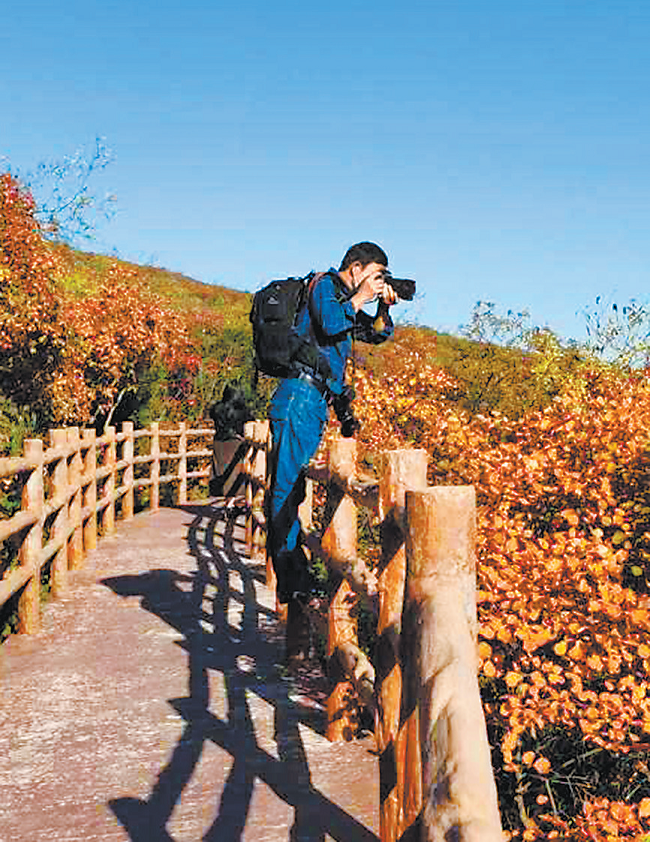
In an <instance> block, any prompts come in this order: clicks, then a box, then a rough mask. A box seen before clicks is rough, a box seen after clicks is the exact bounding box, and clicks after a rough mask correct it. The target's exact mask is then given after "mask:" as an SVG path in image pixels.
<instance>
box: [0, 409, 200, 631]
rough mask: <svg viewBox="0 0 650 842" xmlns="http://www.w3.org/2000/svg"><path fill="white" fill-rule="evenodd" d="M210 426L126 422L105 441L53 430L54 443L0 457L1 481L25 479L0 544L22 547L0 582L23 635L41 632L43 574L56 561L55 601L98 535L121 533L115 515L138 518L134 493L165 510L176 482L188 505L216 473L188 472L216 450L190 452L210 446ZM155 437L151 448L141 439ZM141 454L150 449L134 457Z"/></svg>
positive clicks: (33, 444)
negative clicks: (166, 495)
mask: <svg viewBox="0 0 650 842" xmlns="http://www.w3.org/2000/svg"><path fill="white" fill-rule="evenodd" d="M213 435H214V430H213V429H212V428H206V429H196V430H192V429H188V428H187V427H186V425H185V424H180V425H179V426H178V427H177V428H175V429H163V430H161V429H160V426H159V424H158V423H156V422H154V423H152V424H151V425H150V426H149V427H148V428H147V429H145V430H134V428H133V424H132V423H131V422H127V423H125V424H124V425H123V427H122V431H121V432H119V433H118V432H116V430H115V428H114V427H108V428H107V430H106V432H105V433H104V434H103V435H102V436H99V437H98V436H97V435H96V433H95V431H94V430H83V431H81V433H80V431H79V429H78V428H76V427H72V428H68V429H58V430H51V431H50V433H49V436H48V439H49V441H48V446H47V447H46V446H45V444H44V442H43V441H42V440H40V439H28V440H27V441H26V442H25V444H24V454H23V456H22V457H13V458H0V480H3V479H10V480H13V479H14V478H18V479H19V480H21V481H22V505H21V509H20V511H18V512H16V513H15V514H14V515H13V516H12V517H8V518H5V519H3V520H0V545H1V544H2V543H3V542H5V541H7V540H8V539H10V538H12V537H13V539H14V541H15V542H16V543H17V546H18V556H17V563H15V564H13V565H12V566H11V567H10V569H9V570H8V571H5V574H4V576H3V577H2V578H1V579H0V606H2V605H4V604H5V603H6V602H7V601H8V600H9V599H11V598H12V597H13V596H15V595H17V596H18V605H17V625H18V630H19V631H20V632H23V633H33V632H36V631H38V629H39V628H40V589H41V574H42V571H43V569H44V567H45V566H46V565H48V564H49V563H50V562H51V568H50V582H51V589H52V596H54V597H56V596H59V595H61V594H62V593H63V592H64V591H65V589H66V586H67V580H68V572H69V571H71V570H75V569H78V568H80V567H82V566H83V561H84V557H85V555H86V553H87V552H88V551H89V550H92V549H94V548H95V547H96V546H97V538H98V534H101V535H110V534H112V533H113V532H114V531H115V522H116V516H117V513H118V512H119V517H121V518H122V519H124V520H129V519H130V518H132V517H133V514H134V510H135V494H136V492H137V490H138V489H145V488H147V489H148V490H149V499H148V507H149V509H150V510H152V511H155V510H157V509H158V508H159V506H160V489H161V486H162V485H164V484H167V483H172V482H173V483H177V484H178V489H177V492H176V500H177V502H178V503H179V504H184V503H186V502H187V493H188V480H192V479H196V478H207V477H208V476H209V475H210V468H209V466H208V467H204V468H201V469H199V470H192V471H190V470H188V460H197V461H199V462H203V463H205V462H207V461H208V460H209V459H210V458H211V457H212V449H211V448H210V449H207V448H205V447H203V448H201V449H198V450H189V449H188V440H190V439H192V438H197V437H198V438H199V439H203V441H205V439H206V437H207V438H209V439H211V438H212V436H213ZM147 439H148V440H149V446H148V448H147V447H146V444H145V446H144V447H141V446H138V447H137V448H136V442H141V441H142V440H147ZM174 439H177V440H178V445H177V447H176V448H175V449H173V450H172V451H171V452H167V451H162V450H161V441H162V442H163V443H165V444H166V446H167V447H169V442H171V441H173V440H174ZM136 449H137V450H138V451H140V450H143V449H144V450H148V453H145V454H136ZM168 464H175V465H176V470H174V472H173V473H165V474H161V466H162V465H168Z"/></svg>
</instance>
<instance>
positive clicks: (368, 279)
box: [267, 242, 397, 615]
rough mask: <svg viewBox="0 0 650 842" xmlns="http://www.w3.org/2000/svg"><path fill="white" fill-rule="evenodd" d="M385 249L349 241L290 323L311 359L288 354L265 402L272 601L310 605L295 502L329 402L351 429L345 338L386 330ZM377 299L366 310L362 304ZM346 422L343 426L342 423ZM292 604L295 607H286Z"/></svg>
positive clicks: (369, 338)
mask: <svg viewBox="0 0 650 842" xmlns="http://www.w3.org/2000/svg"><path fill="white" fill-rule="evenodd" d="M387 266H388V258H387V256H386V254H385V252H384V251H383V250H382V249H381V248H380V247H379V246H378V245H376V244H375V243H367V242H364V243H357V244H356V245H354V246H351V247H350V248H349V249H348V251H347V252H346V254H345V256H344V257H343V261H342V263H341V265H340V268H339V270H338V271H336V270H335V269H334V268H332V269H330V270H329V271H328V272H326V273H325V274H323V275H320V276H316V278H315V280H314V281H313V282H312V284H311V285H310V289H309V298H308V306H307V307H306V308H304V309H303V310H302V311H300V313H299V315H298V318H297V321H296V331H297V332H298V334H299V335H300V336H301V337H304V338H306V339H308V340H309V341H310V342H312V343H314V344H315V345H316V347H317V349H318V354H317V359H316V365H315V367H308V366H306V365H305V364H303V363H300V362H296V363H295V365H294V367H293V370H292V371H290V373H289V376H288V377H287V378H285V379H283V380H282V381H281V382H280V385H279V386H278V388H277V389H276V391H275V393H274V395H273V397H272V400H271V404H270V411H269V418H270V422H271V432H272V451H271V465H270V467H271V482H270V488H269V496H268V500H267V509H268V515H269V551H270V555H271V559H272V562H273V567H274V570H275V574H276V578H277V597H278V600H279V602H280V603H282V604H287V603H288V605H289V612H290V615H291V613H292V605H294V606H300V608H298V610H301V608H304V607H313V608H315V607H318V597H317V589H316V587H315V582H314V580H313V578H312V575H311V573H310V570H309V562H308V559H307V556H306V554H305V552H304V550H303V547H302V541H301V528H300V521H299V518H298V507H299V505H300V503H301V502H302V500H303V499H304V496H305V474H306V470H307V467H308V465H309V461H310V460H311V458H312V457H313V456H314V454H315V453H316V450H317V449H318V446H319V444H320V441H321V438H322V435H323V432H324V430H325V427H326V424H327V421H328V413H329V406H330V405H332V406H333V407H334V408H335V410H336V412H337V415H338V417H339V420H340V421H341V425H342V433H343V434H344V435H351V434H353V433H354V430H355V421H354V416H353V414H352V411H351V408H350V400H349V398H350V392H349V389H348V388H347V387H346V385H345V368H346V363H347V360H348V358H349V356H350V354H351V351H352V342H353V339H359V340H361V341H363V342H370V343H372V344H378V343H380V342H384V341H385V340H386V339H388V338H389V337H390V336H391V335H392V333H393V322H392V320H391V318H390V315H389V306H390V305H392V304H394V303H395V302H396V300H397V295H396V293H395V291H394V290H393V288H392V287H391V286H390V284H389V283H387V282H386V279H385V275H384V273H385V272H386V269H387ZM374 300H377V301H378V305H377V312H376V315H375V316H374V317H372V316H370V315H368V314H367V313H365V312H364V311H363V310H362V307H363V306H364V305H366V304H369V303H370V302H372V301H374ZM346 424H347V428H346V427H345V425H346ZM294 610H295V608H294Z"/></svg>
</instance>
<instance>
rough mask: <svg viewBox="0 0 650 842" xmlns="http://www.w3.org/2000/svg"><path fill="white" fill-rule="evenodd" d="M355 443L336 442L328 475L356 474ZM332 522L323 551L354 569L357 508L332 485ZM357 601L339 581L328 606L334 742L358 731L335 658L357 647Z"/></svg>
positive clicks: (353, 700)
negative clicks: (341, 650) (348, 647)
mask: <svg viewBox="0 0 650 842" xmlns="http://www.w3.org/2000/svg"><path fill="white" fill-rule="evenodd" d="M356 447H357V443H356V441H354V439H335V440H334V441H333V442H332V447H331V449H330V455H329V459H330V462H329V464H330V474H336V475H338V476H339V477H342V478H344V479H347V478H348V477H352V476H354V473H355V470H356V458H357V449H356ZM327 509H328V510H329V511H330V512H331V520H330V522H329V524H328V526H327V529H326V530H325V532H324V534H323V538H322V544H323V549H324V550H325V552H326V553H327V554H328V556H330V558H331V559H332V561H333V563H334V565H335V566H337V567H339V566H340V567H342V568H344V567H347V566H349V565H354V562H355V561H356V558H357V507H356V505H355V503H354V502H353V501H352V500H351V499H350V498H349V497H346V496H343V494H342V492H341V491H340V490H339V489H338V487H337V486H336V485H334V484H330V485H329V486H328V505H327ZM357 601H358V598H357V596H356V595H355V594H354V592H353V591H352V588H351V587H350V585H349V584H348V582H347V581H345V580H344V581H342V582H341V584H340V585H339V588H338V590H337V592H336V594H335V595H334V598H333V599H332V602H331V603H330V608H329V634H328V641H327V655H328V658H329V659H330V660H329V672H330V678H331V680H332V683H333V689H332V692H331V694H330V697H329V699H328V702H327V738H328V739H329V740H332V741H333V742H339V741H341V740H351V739H353V738H354V737H355V736H356V735H357V732H358V729H359V699H358V696H357V693H356V690H355V688H354V686H353V685H352V683H351V682H350V681H349V680H348V679H347V677H346V676H345V675H344V673H343V670H342V669H341V667H340V664H339V661H338V659H337V658H335V657H334V654H335V652H336V650H337V649H338V647H339V646H342V645H343V644H345V643H355V644H356V643H358V640H357V621H356V606H357Z"/></svg>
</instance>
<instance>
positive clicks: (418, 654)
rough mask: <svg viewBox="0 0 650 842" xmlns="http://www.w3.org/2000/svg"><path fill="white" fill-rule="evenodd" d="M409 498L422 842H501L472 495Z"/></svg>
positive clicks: (406, 633) (410, 697)
mask: <svg viewBox="0 0 650 842" xmlns="http://www.w3.org/2000/svg"><path fill="white" fill-rule="evenodd" d="M406 497H407V523H408V528H407V537H406V546H407V558H408V576H407V594H406V601H405V610H404V628H403V644H404V645H403V650H402V651H403V652H404V653H410V657H411V659H412V660H410V661H409V663H408V664H406V665H405V672H406V673H407V679H406V681H405V704H406V705H409V706H411V707H412V708H415V707H416V706H417V707H419V728H420V740H421V751H422V781H423V801H424V805H423V810H422V817H421V838H422V839H424V840H427V842H449V840H450V839H453V840H457V842H502V839H503V833H502V829H501V819H500V816H499V809H498V803H497V792H496V786H495V783H494V775H493V771H492V765H491V757H490V747H489V744H488V740H487V731H486V727H485V717H484V714H483V707H482V704H481V697H480V693H479V687H478V681H477V675H476V670H477V654H476V639H475V617H476V610H475V601H473V602H472V603H471V604H470V603H469V602H468V600H469V594H471V593H473V591H474V588H475V556H474V547H475V493H474V489H473V488H472V487H448V488H430V489H428V490H427V491H424V492H411V493H408V494H407V495H406Z"/></svg>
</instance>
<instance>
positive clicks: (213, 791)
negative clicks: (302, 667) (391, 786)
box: [0, 505, 379, 842]
mask: <svg viewBox="0 0 650 842" xmlns="http://www.w3.org/2000/svg"><path fill="white" fill-rule="evenodd" d="M242 537H243V533H242V530H241V528H240V526H238V525H237V524H236V523H235V522H234V521H233V520H232V519H228V518H227V517H226V511H225V509H223V508H217V507H216V505H215V506H211V505H203V506H201V505H197V506H186V507H184V508H183V509H163V510H161V511H160V512H158V513H156V514H142V515H138V516H136V518H135V519H134V520H133V521H131V522H129V523H127V524H124V523H122V524H120V525H119V528H118V533H117V535H116V536H115V537H111V538H106V539H104V540H103V541H102V542H101V544H100V547H99V549H98V550H96V551H95V552H93V553H91V554H90V555H89V557H88V561H87V567H86V569H85V570H84V571H83V572H82V573H80V574H77V575H76V576H75V578H74V580H73V583H72V586H71V589H70V591H69V593H68V594H67V595H66V596H65V598H64V599H61V600H59V601H57V602H53V603H51V604H50V605H49V606H48V608H47V610H46V612H45V621H44V629H43V631H42V632H41V633H40V634H38V635H35V636H33V637H24V636H23V637H14V638H12V639H11V640H10V641H9V642H8V643H7V644H6V645H5V646H4V647H3V649H2V650H1V651H0V658H2V662H1V669H2V676H1V696H0V840H1V842H58V840H66V842H71V841H72V840H116V841H117V840H132V842H199V840H206V842H235V841H236V840H246V842H249V840H250V842H253V841H254V842H267V840H268V842H276V840H278V841H279V840H300V842H303V840H304V842H307V840H309V842H312V840H314V842H316V840H318V842H321V840H322V841H323V842H324V840H330V839H334V840H341V842H343V840H345V842H377V834H378V821H379V820H378V802H379V787H378V767H377V759H376V757H375V756H374V754H373V753H372V747H373V746H372V742H365V743H364V742H359V743H354V744H331V743H329V742H328V741H327V740H326V739H325V738H324V736H323V732H324V710H323V705H322V703H323V701H324V699H325V691H326V686H325V683H324V681H323V679H322V677H321V676H319V674H318V672H315V673H313V674H310V673H308V672H305V673H304V674H302V675H301V676H299V677H298V679H296V680H291V681H289V680H287V679H286V678H285V677H284V671H283V670H282V667H281V666H280V662H281V658H282V645H281V635H282V633H281V629H279V627H278V625H277V621H276V616H275V612H274V610H273V599H272V595H271V594H270V593H269V592H268V590H267V589H266V587H265V586H264V571H263V570H262V569H261V568H260V567H256V566H255V565H253V564H251V562H250V561H249V560H248V559H247V558H245V557H244V556H243V555H240V554H239V553H240V552H244V547H243V546H242V545H241V544H240V543H239V541H240V540H241V538H242Z"/></svg>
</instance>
